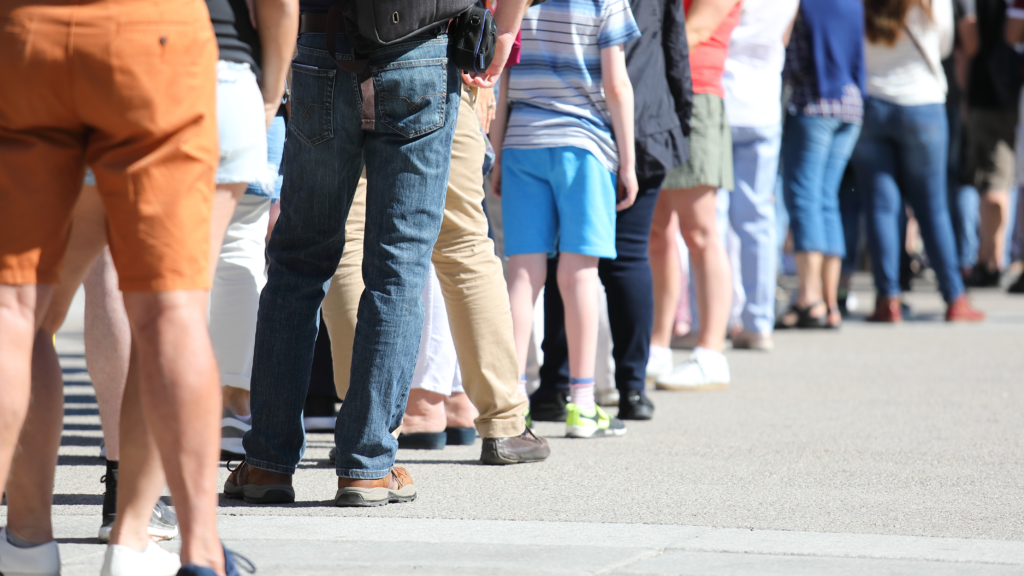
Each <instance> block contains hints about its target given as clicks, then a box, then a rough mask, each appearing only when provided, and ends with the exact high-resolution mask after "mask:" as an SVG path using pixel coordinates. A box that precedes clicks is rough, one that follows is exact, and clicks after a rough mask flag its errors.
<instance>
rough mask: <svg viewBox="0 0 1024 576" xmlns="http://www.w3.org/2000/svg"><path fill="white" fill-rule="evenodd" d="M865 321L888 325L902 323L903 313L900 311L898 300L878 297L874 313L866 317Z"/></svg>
mask: <svg viewBox="0 0 1024 576" xmlns="http://www.w3.org/2000/svg"><path fill="white" fill-rule="evenodd" d="M867 321H868V322H887V323H890V324H895V323H897V322H902V321H903V312H902V311H900V299H899V298H885V297H883V296H879V297H878V299H877V300H875V311H874V312H873V313H872V314H871V315H870V316H868V317H867Z"/></svg>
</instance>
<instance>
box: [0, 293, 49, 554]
mask: <svg viewBox="0 0 1024 576" xmlns="http://www.w3.org/2000/svg"><path fill="white" fill-rule="evenodd" d="M53 288H54V287H53V286H52V285H45V284H44V285H39V286H35V285H23V286H12V285H9V284H0V486H4V487H7V486H8V479H9V476H10V473H11V465H12V462H13V460H14V456H15V449H16V447H17V445H18V441H19V438H20V436H21V431H22V425H23V424H24V423H25V417H26V416H27V414H28V411H29V398H30V394H31V387H32V348H33V341H34V335H35V333H36V329H37V324H38V322H37V319H39V320H40V321H41V319H42V317H43V313H44V312H45V310H46V307H47V305H48V304H49V303H50V298H51V296H52V295H53ZM49 486H51V487H52V484H50V485H49ZM8 505H9V504H8ZM46 521H47V523H48V522H49V518H47V520H46ZM22 536H23V537H25V538H26V539H30V537H29V536H28V535H22ZM50 539H52V535H50V536H48V538H47V540H50ZM30 541H31V540H30Z"/></svg>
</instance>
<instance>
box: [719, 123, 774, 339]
mask: <svg viewBox="0 0 1024 576" xmlns="http://www.w3.org/2000/svg"><path fill="white" fill-rule="evenodd" d="M781 139H782V127H781V126H766V127H757V128H755V127H748V126H733V127H732V157H733V173H734V174H735V181H736V187H735V189H734V190H733V191H732V192H724V193H723V192H722V191H719V193H720V194H724V195H725V196H727V199H728V203H729V222H728V225H729V226H730V227H731V228H732V230H733V232H735V233H736V236H738V237H739V241H740V247H739V252H740V253H739V261H740V267H739V270H738V271H737V273H738V275H739V276H740V281H741V282H742V285H743V294H744V295H745V300H746V301H745V303H744V305H743V312H742V313H741V314H740V320H741V321H742V322H743V328H744V330H749V331H751V332H761V333H768V332H771V331H772V328H774V327H775V279H776V270H777V269H778V264H777V257H778V255H777V252H776V247H775V243H776V240H775V179H776V175H777V174H778V170H779V146H780V142H781Z"/></svg>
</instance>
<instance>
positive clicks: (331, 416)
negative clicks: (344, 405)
mask: <svg viewBox="0 0 1024 576" xmlns="http://www.w3.org/2000/svg"><path fill="white" fill-rule="evenodd" d="M337 416H338V413H337V411H336V410H335V409H334V397H333V396H308V397H307V398H306V404H305V405H304V406H303V407H302V425H303V427H304V428H305V429H306V432H334V423H335V421H336V420H337Z"/></svg>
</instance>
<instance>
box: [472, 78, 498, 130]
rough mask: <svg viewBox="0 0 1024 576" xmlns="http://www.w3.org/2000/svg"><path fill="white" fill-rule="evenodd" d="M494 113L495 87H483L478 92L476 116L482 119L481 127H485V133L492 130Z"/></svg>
mask: <svg viewBox="0 0 1024 576" xmlns="http://www.w3.org/2000/svg"><path fill="white" fill-rule="evenodd" d="M494 113H495V102H494V88H481V89H480V90H479V91H478V92H477V94H476V117H477V118H479V119H480V127H481V128H483V129H484V134H486V133H488V132H490V131H491V121H492V120H494Z"/></svg>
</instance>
